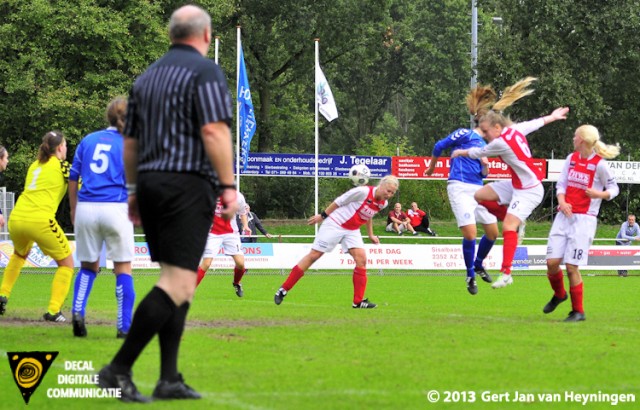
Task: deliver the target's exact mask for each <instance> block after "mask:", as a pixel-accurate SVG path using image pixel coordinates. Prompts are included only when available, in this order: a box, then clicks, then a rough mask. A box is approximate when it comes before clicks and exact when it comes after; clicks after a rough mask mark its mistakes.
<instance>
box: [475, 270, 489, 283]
mask: <svg viewBox="0 0 640 410" xmlns="http://www.w3.org/2000/svg"><path fill="white" fill-rule="evenodd" d="M473 271H474V272H475V274H476V275H478V276H480V278H481V279H482V280H483V281H485V282H487V283H491V282H493V279H491V276H490V275H489V274H488V273H487V271H486V270H484V267H482V266H480V267H477V266H474V267H473Z"/></svg>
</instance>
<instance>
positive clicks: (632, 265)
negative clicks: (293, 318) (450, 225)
mask: <svg viewBox="0 0 640 410" xmlns="http://www.w3.org/2000/svg"><path fill="white" fill-rule="evenodd" d="M70 243H71V244H72V246H73V248H74V249H75V243H74V242H70ZM310 249H311V244H310V243H305V244H303V243H243V244H242V251H243V252H244V255H245V265H246V267H247V269H274V270H286V271H288V270H290V269H291V268H292V267H293V266H295V265H296V263H298V261H299V260H300V259H301V258H302V257H303V256H305V255H306V254H307V253H309V250H310ZM135 251H136V252H135V257H134V260H133V263H132V265H133V268H134V269H157V268H159V266H158V264H156V263H153V262H151V257H150V255H149V248H148V246H147V244H146V243H145V242H136V245H135ZM365 251H366V253H367V269H368V270H370V271H375V270H381V271H384V270H385V269H388V270H394V271H396V270H411V271H420V270H423V271H440V270H442V271H451V270H457V271H462V272H464V270H465V266H464V259H463V257H462V251H461V249H460V246H459V245H437V244H430V245H415V244H412V245H403V244H396V245H369V244H366V245H365ZM546 252H547V247H546V245H529V246H518V248H517V249H516V254H515V257H514V260H513V270H514V271H527V270H531V271H544V270H546V259H545V258H546ZM12 253H13V245H12V243H11V241H2V242H0V267H5V266H6V264H7V262H8V261H9V257H10V256H11V254H12ZM27 262H28V263H27V265H25V266H31V267H56V264H55V262H54V261H52V260H51V258H49V257H48V256H45V255H43V254H42V252H41V251H40V249H39V248H38V247H37V246H34V248H33V249H32V250H31V253H30V254H29V257H28V259H27ZM501 265H502V246H494V247H493V249H492V250H491V253H490V254H489V256H488V257H487V259H485V268H486V269H487V270H489V271H494V272H497V271H498V270H500V266H501ZM76 266H79V263H78V262H77V261H76ZM101 266H102V267H107V268H112V267H113V263H112V262H111V261H108V260H107V261H106V263H101ZM233 266H234V264H233V259H232V258H231V257H230V256H226V255H224V252H223V251H222V249H220V250H219V251H218V256H216V257H215V258H214V259H213V262H212V264H211V269H213V270H231V269H233ZM354 266H355V264H354V262H353V258H352V257H351V255H349V254H348V253H343V252H342V250H341V248H340V245H338V246H337V247H336V248H335V249H334V250H333V251H332V252H328V253H326V254H325V255H324V256H323V257H322V258H320V259H319V260H318V261H317V262H316V263H315V264H313V266H312V267H311V270H322V269H326V270H345V269H346V270H350V269H353V267H354ZM580 269H581V270H609V269H610V270H617V269H627V270H640V246H592V247H591V250H590V251H589V265H588V266H584V267H581V268H580Z"/></svg>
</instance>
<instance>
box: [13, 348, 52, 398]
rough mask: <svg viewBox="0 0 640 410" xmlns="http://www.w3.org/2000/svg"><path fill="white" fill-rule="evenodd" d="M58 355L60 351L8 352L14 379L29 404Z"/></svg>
mask: <svg viewBox="0 0 640 410" xmlns="http://www.w3.org/2000/svg"><path fill="white" fill-rule="evenodd" d="M57 356H58V352H7V357H8V358H9V366H10V367H11V374H13V380H15V382H16V384H17V385H18V389H20V393H21V394H22V398H23V399H24V402H25V403H27V404H29V399H30V398H31V395H32V394H33V393H34V392H35V391H36V389H37V388H38V386H39V385H40V382H41V381H42V379H43V378H44V375H45V374H47V371H48V370H49V367H50V366H51V363H53V361H54V360H55V358H56V357H57Z"/></svg>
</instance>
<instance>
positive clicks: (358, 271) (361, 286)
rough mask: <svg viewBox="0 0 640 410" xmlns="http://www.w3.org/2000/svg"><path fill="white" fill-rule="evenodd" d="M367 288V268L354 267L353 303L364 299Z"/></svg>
mask: <svg viewBox="0 0 640 410" xmlns="http://www.w3.org/2000/svg"><path fill="white" fill-rule="evenodd" d="M366 289H367V268H365V267H362V268H355V269H353V303H354V304H356V305H357V304H358V303H360V302H362V299H364V292H365V290H366Z"/></svg>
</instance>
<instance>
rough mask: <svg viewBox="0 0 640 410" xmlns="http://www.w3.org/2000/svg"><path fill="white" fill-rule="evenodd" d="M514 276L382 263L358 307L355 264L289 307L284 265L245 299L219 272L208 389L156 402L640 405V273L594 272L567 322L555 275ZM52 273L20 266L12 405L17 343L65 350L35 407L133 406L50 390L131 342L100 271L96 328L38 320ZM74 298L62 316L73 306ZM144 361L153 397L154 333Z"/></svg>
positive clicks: (190, 371)
mask: <svg viewBox="0 0 640 410" xmlns="http://www.w3.org/2000/svg"><path fill="white" fill-rule="evenodd" d="M517 273H518V272H516V273H515V276H514V279H515V280H514V284H513V285H512V286H509V287H508V288H506V289H498V290H493V289H491V288H490V286H489V285H488V284H486V283H484V282H479V283H478V287H479V293H478V295H476V296H471V295H469V294H468V293H467V291H466V287H465V282H464V278H463V277H462V276H411V275H404V276H400V275H391V276H377V275H375V274H373V275H372V276H370V277H369V284H368V290H367V295H366V296H367V297H369V298H370V299H371V300H372V301H374V302H376V303H378V304H379V307H378V308H377V309H373V310H356V309H352V308H351V297H352V284H351V277H350V275H327V274H317V273H316V274H313V273H312V274H308V275H306V276H305V277H304V278H303V279H302V280H301V281H300V282H299V283H298V285H297V286H296V287H295V288H294V289H293V290H292V291H291V292H290V293H289V294H288V295H287V297H286V298H285V300H284V301H283V303H282V305H280V306H276V305H275V304H274V303H273V294H274V292H275V290H276V289H277V288H278V287H279V286H280V284H281V283H282V282H283V280H284V276H281V275H251V272H249V274H248V275H247V276H246V277H245V279H244V281H243V282H244V286H245V297H244V298H242V299H239V298H237V297H236V296H235V294H234V292H233V288H232V286H231V275H230V274H229V275H208V276H207V277H206V278H205V280H204V281H203V283H202V285H201V287H200V288H199V289H198V292H197V295H196V300H195V301H194V303H193V305H192V308H191V310H190V313H189V317H188V326H187V329H186V331H185V333H184V336H183V342H182V346H181V350H180V359H179V368H180V370H181V372H182V373H183V375H184V377H185V380H186V381H187V383H188V384H190V385H191V386H192V387H194V388H195V389H196V390H197V391H199V392H200V393H202V394H203V396H204V397H203V399H202V400H199V401H189V402H180V401H171V402H154V403H152V404H151V405H147V406H148V407H151V408H176V409H177V408H184V407H185V406H188V408H189V409H200V408H202V409H210V408H215V409H349V410H352V409H441V408H444V409H447V408H461V409H462V408H464V409H467V408H470V409H504V408H513V409H519V408H526V409H550V408H555V409H567V408H576V409H577V408H582V409H584V408H589V409H600V408H602V409H604V408H611V407H612V405H611V404H610V402H602V401H600V402H593V401H592V402H589V403H588V404H587V405H583V404H581V403H580V402H572V401H570V400H568V399H567V398H566V396H565V394H566V393H565V392H573V393H578V394H598V393H599V392H600V393H601V394H633V395H635V398H636V401H637V400H640V396H639V394H640V372H639V371H638V363H640V360H639V359H640V355H639V354H638V340H639V339H640V320H639V319H638V305H639V303H638V296H637V295H638V293H639V291H640V279H639V278H638V277H628V278H619V277H615V276H595V277H594V276H586V275H585V278H584V281H585V309H586V315H587V321H585V322H582V323H563V322H562V319H564V318H565V316H566V315H567V313H568V311H569V310H571V305H570V302H566V303H564V304H562V305H560V307H559V308H558V309H557V311H556V312H554V313H552V314H550V315H544V314H543V313H542V307H543V306H544V304H545V303H546V302H547V301H548V299H549V298H550V297H551V293H552V292H551V290H550V288H549V284H548V282H547V279H546V277H544V276H518V275H517ZM589 273H592V272H589ZM609 273H610V272H609ZM155 280H156V276H155V275H137V276H136V279H135V285H136V291H137V293H138V300H140V299H141V298H142V297H144V295H145V294H146V293H147V292H148V290H149V289H150V288H151V287H152V286H153V284H154V282H155ZM50 283H51V275H42V274H25V275H23V276H22V277H20V279H19V281H18V283H17V285H16V287H15V290H14V293H13V295H12V297H11V300H10V302H9V304H8V306H7V308H8V309H7V313H6V314H5V316H2V317H0V331H1V335H2V336H1V337H0V355H1V356H4V357H5V359H2V360H0V408H2V409H5V408H6V409H16V408H24V406H25V404H24V402H23V400H22V398H21V396H20V393H19V391H18V388H17V386H16V384H15V383H14V381H13V378H12V375H11V371H10V368H9V365H8V363H7V360H6V352H11V351H58V352H59V355H58V357H57V359H56V360H55V361H54V363H53V365H52V367H51V368H50V369H49V372H48V373H47V375H46V376H45V378H44V380H43V381H42V384H41V385H40V386H39V387H38V388H37V390H36V392H35V393H34V394H33V396H32V397H31V401H30V403H29V408H32V409H45V408H46V409H80V408H83V409H86V408H92V409H93V408H98V409H108V408H121V407H122V406H123V404H122V403H120V402H119V401H117V400H115V399H54V398H49V397H47V396H48V392H49V391H50V390H49V389H56V388H73V387H91V386H88V385H68V384H64V383H62V384H60V383H59V379H58V378H59V375H65V374H67V375H68V374H93V372H91V371H86V372H84V371H72V370H65V367H64V365H65V361H89V362H91V363H92V364H93V366H94V367H95V371H96V372H97V371H98V370H99V369H100V368H101V367H102V366H103V365H104V364H106V363H107V362H108V361H109V360H110V359H111V358H112V357H113V355H114V354H115V352H116V351H117V349H118V348H119V346H120V344H121V341H119V340H117V339H116V338H115V334H116V329H115V297H114V279H113V276H112V275H108V274H102V275H100V276H99V277H98V280H97V281H96V283H95V284H94V289H93V293H92V295H91V299H90V301H89V306H88V312H87V327H88V331H89V336H88V337H87V338H85V339H80V338H74V337H73V336H72V332H71V326H70V324H50V323H45V322H43V321H41V320H40V317H41V315H42V313H44V310H45V308H46V305H47V303H48V298H49V290H50ZM71 297H72V295H69V298H68V299H67V303H66V304H65V306H64V308H63V311H64V312H65V313H69V312H70V306H69V304H70V300H71ZM133 371H134V381H135V382H136V383H137V385H138V388H139V389H140V390H141V391H142V392H143V393H144V394H149V395H150V394H151V392H152V391H153V388H154V386H155V383H156V382H157V379H158V376H159V349H158V343H157V339H154V340H153V341H152V342H151V344H150V345H149V347H148V348H147V349H146V350H145V351H144V353H143V354H142V356H141V357H140V358H139V360H138V361H137V362H136V364H135V366H134V369H133ZM432 391H436V392H438V395H439V399H438V401H437V402H436V403H433V402H430V401H429V398H431V399H432V400H433V397H434V394H433V392H432ZM486 392H489V393H490V394H494V395H495V396H489V395H488V393H486ZM516 392H518V394H521V395H526V394H532V395H533V397H534V400H533V401H532V402H528V403H523V402H521V401H519V402H514V401H513V400H514V398H515V395H516ZM555 394H558V395H559V397H561V400H560V401H559V402H553V403H545V402H542V401H541V400H542V398H543V397H550V398H552V397H553V396H551V395H555ZM538 395H550V396H538ZM520 397H521V398H522V397H524V396H520ZM528 397H531V396H528ZM600 397H602V396H600ZM447 398H448V399H449V402H446V399H447ZM492 399H493V401H492ZM507 400H508V401H507ZM637 405H638V404H637V403H619V404H618V405H617V406H615V407H621V408H637V407H636V406H637ZM129 406H131V407H134V408H137V407H139V406H137V405H129Z"/></svg>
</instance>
